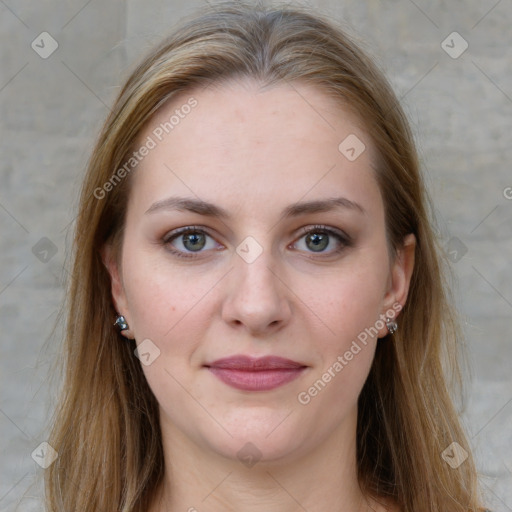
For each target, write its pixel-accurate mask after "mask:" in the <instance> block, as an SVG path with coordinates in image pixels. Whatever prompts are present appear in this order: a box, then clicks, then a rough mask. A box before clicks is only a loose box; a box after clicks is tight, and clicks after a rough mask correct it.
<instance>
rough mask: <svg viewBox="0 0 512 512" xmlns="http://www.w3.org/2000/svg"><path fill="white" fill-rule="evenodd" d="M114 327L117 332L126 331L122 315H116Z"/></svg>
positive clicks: (126, 325) (124, 319) (126, 326)
mask: <svg viewBox="0 0 512 512" xmlns="http://www.w3.org/2000/svg"><path fill="white" fill-rule="evenodd" d="M114 326H115V327H117V328H118V329H119V332H121V331H125V330H126V329H128V324H127V323H126V318H125V317H124V316H123V315H117V318H116V321H115V322H114Z"/></svg>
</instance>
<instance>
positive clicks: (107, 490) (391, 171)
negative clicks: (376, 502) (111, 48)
mask: <svg viewBox="0 0 512 512" xmlns="http://www.w3.org/2000/svg"><path fill="white" fill-rule="evenodd" d="M202 11H203V12H202V14H200V15H195V16H193V17H191V18H190V19H188V20H185V22H184V23H182V24H181V26H180V27H179V28H177V29H176V30H175V31H174V33H173V35H172V36H171V37H170V38H168V39H167V40H165V41H164V42H163V44H161V45H160V46H159V47H158V48H156V49H155V50H154V51H152V52H151V53H150V54H149V55H148V56H147V57H146V58H145V59H144V60H143V62H142V63H141V64H140V65H139V66H138V67H137V68H136V69H135V70H134V72H133V73H132V74H131V76H130V77H129V78H128V80H127V82H126V84H125V85H124V87H123V89H122V90H121V92H120V94H119V96H118V98H117V99H116V101H115V103H114V105H113V107H112V112H111V114H110V115H109V116H108V119H107V120H106V122H105V124H104V127H103V129H102V131H101V134H100V136H99V139H98V141H97V144H96V147H95V148H94V151H93V153H92V156H91V159H90V162H89V167H88V171H87V175H86V176H85V180H84V183H83V188H82V192H81V199H80V205H79V215H78V218H77V224H76V233H75V240H74V264H73V269H72V273H71V279H70V287H69V291H68V302H69V303H68V319H67V336H66V341H65V355H66V358H65V361H64V363H65V375H64V382H63V387H62V391H61V398H60V401H59V404H58V408H57V409H56V413H55V418H54V420H53V427H52V431H51V436H50V439H49V443H50V444H51V445H52V446H53V447H54V448H55V449H56V450H57V452H58V454H59V457H58V459H57V461H56V462H55V463H54V464H53V465H52V466H50V467H49V468H48V469H47V470H46V473H45V478H46V503H47V509H48V510H49V511H51V512H56V511H66V512H74V511H76V512H78V511H80V512H83V511H84V510H90V511H93V510H94V511H105V512H106V511H108V512H111V511H122V512H143V511H145V510H147V508H148V506H149V504H150V502H151V499H152V496H153V495H154V493H155V490H156V489H157V487H158V485H159V483H160V482H161V480H162V477H163V471H164V464H163V450H162V443H161V432H160V427H159V415H158V404H157V402H156V399H155V397H154V395H153V394H152V392H151V390H150V388H149V386H148V384H147V382H146V379H145V377H144V374H143V372H142V369H141V366H140V364H139V362H138V360H137V359H136V358H135V357H134V355H133V347H132V345H130V344H128V343H126V342H124V341H123V338H121V337H120V335H119V334H118V333H117V332H116V331H115V330H114V328H113V326H112V323H113V319H114V318H115V311H114V308H113V304H112V298H111V293H110V278H109V275H108V273H107V270H106V268H105V266H104V265H103V262H102V259H101V254H100V251H101V249H102V248H103V247H104V246H105V244H111V245H112V246H113V247H117V248H118V249H119V247H120V245H121V242H122V231H123V223H124V216H125V210H126V205H127V198H128V194H129V184H130V181H131V180H130V177H129V176H127V177H126V178H124V179H123V180H120V182H119V183H116V185H115V186H113V187H110V188H109V190H108V193H105V194H102V197H99V194H98V192H97V191H98V190H100V189H102V190H105V189H104V188H103V187H104V184H105V183H106V182H108V181H109V180H111V179H112V176H113V174H114V173H116V172H117V171H118V169H120V168H121V166H122V165H123V163H124V162H126V160H127V158H129V155H130V152H132V151H133V148H134V144H135V142H136V140H137V137H138V136H139V135H140V134H141V132H142V130H143V128H144V127H145V125H146V124H147V122H148V121H149V120H150V119H151V118H152V116H153V115H154V114H155V112H156V111H157V110H158V109H159V108H160V107H161V106H162V105H163V104H164V102H166V101H167V100H169V99H171V98H172V97H173V96H175V95H176V94H177V93H178V92H180V91H184V90H188V89H191V88H192V87H194V86H202V85H207V84H209V83H213V82H220V81H223V80H227V79H230V78H234V77H245V76H247V77H251V78H253V79H255V80H257V81H259V82H260V83H261V84H263V85H272V84H279V83H283V82H284V81H286V82H294V81H300V82H302V83H307V84H313V85H316V86H317V87H319V88H321V90H323V91H324V92H325V93H326V94H328V95H330V96H331V97H333V98H335V99H336V100H337V101H339V102H340V103H341V104H343V105H344V106H347V105H348V106H349V107H350V108H351V109H353V110H354V112H356V113H357V115H358V117H359V118H360V119H361V120H362V121H363V122H364V124H365V127H366V131H367V133H368V134H369V136H370V138H371V140H372V141H373V143H374V146H375V148H376V150H377V153H378V155H379V162H378V168H377V170H376V171H377V179H378V183H379V186H380V190H381V193H382V197H383V200H384V204H385V216H386V226H387V236H388V243H389V246H390V248H392V249H393V250H396V249H397V248H399V247H400V245H401V243H402V242H403V239H404V237H405V236H406V235H407V234H409V233H413V234H414V235H415V237H416V240H417V247H416V253H415V268H414V271H413V275H412V279H411V285H410V290H409V296H408V301H407V304H406V305H405V307H404V309H403V310H402V312H401V315H400V329H399V330H398V332H397V333H396V334H395V335H394V336H392V337H391V336H388V337H387V338H386V339H383V340H381V341H380V342H379V344H378V347H377V351H376V354H375V359H374V362H373V366H372V368H371V371H370V374H369V377H368V379H367V381H366V383H365V385H364V388H363V390H362V392H361V395H360V397H359V404H358V407H359V414H358V426H357V457H358V473H359V474H358V476H359V481H360V485H361V488H362V489H363V491H364V492H366V493H368V494H369V495H372V496H374V497H377V498H378V497H387V498H389V497H390V498H392V499H393V500H394V501H396V503H397V504H398V505H399V506H400V508H401V510H403V511H404V512H405V511H406V512H413V511H414V512H434V511H436V512H437V511H439V510H443V511H444V512H448V511H453V512H459V511H460V512H462V511H464V512H468V511H475V510H477V508H478V495H477V474H476V470H475V467H474V463H473V461H472V458H471V455H469V457H468V459H467V460H465V462H464V463H462V464H461V465H460V466H459V467H458V468H456V469H452V468H451V467H450V466H449V465H448V464H447V463H446V462H445V461H444V460H443V459H442V456H441V453H442V452H443V450H445V449H446V448H447V447H448V446H449V445H450V444H451V443H452V442H453V441H456V442H458V443H459V444H460V445H461V446H462V447H463V448H464V449H465V450H466V451H467V452H468V454H469V453H470V448H469V445H468V442H467V440H466V437H465V435H464V433H463V431H462V429H461V426H460V422H459V419H458V415H457V412H456V410H455V408H454V406H453V404H452V400H451V398H450V394H449V391H448V390H449V386H448V384H447V376H448V377H449V378H450V380H451V378H452V377H455V378H454V382H455V383H457V382H459V381H458V380H457V377H458V376H459V375H460V372H459V365H458V358H459V345H460V334H459V333H460V328H459V327H458V323H457V318H456V315H455V313H454V311H453V308H452V306H451V302H452V300H451V298H450V295H449V287H448V286H447V282H446V280H445V278H444V277H443V276H444V275H445V272H446V269H444V268H441V262H442V260H441V257H440V254H441V252H440V248H439V247H438V245H437V242H436V238H435V236H434V233H433V230H432V221H431V220H430V219H431V217H432V215H431V210H430V209H428V208H427V207H428V204H429V202H428V195H427V192H426V190H425V189H424V185H423V182H422V178H421V174H420V172H419V165H418V159H417V155H416V150H415V145H414V141H413V138H412V136H411V133H410V129H409V126H408V123H407V120H406V118H405V116H404V113H403V111H402V109H401V107H400V105H399V102H398V100H397V98H396V96H395V95H394V94H393V92H392V91H391V89H390V87H389V85H388V83H387V81H386V79H385V78H384V77H383V75H382V74H381V72H380V71H379V70H378V69H377V68H376V66H375V64H374V63H373V62H372V61H371V60H370V59H369V58H368V57H367V56H366V55H365V54H364V53H362V51H361V50H360V49H359V48H358V46H356V45H355V44H354V43H353V42H352V41H351V40H350V39H349V38H348V37H347V36H346V35H345V33H344V31H343V30H342V29H341V28H340V26H338V25H336V24H335V23H334V22H332V21H329V20H327V18H326V17H323V16H321V15H319V14H317V13H315V14H311V13H310V12H309V11H308V10H307V9H305V8H302V7H300V8H299V7H289V6H278V5H277V4H275V5H274V6H261V5H258V6H255V5H251V4H250V3H244V2H222V3H220V4H217V5H214V6H212V7H208V8H203V9H202ZM459 383H460V382H459Z"/></svg>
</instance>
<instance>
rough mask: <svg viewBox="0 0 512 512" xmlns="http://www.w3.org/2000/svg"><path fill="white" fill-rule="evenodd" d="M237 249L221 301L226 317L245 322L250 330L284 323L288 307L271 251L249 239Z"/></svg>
mask: <svg viewBox="0 0 512 512" xmlns="http://www.w3.org/2000/svg"><path fill="white" fill-rule="evenodd" d="M236 252H237V254H234V255H233V258H234V262H233V264H234V270H233V272H231V273H230V274H231V276H230V279H231V285H230V286H229V288H230V293H229V297H226V301H225V304H224V318H225V320H227V321H228V322H231V323H233V322H234V323H236V324H244V325H245V326H246V327H247V328H248V329H249V330H251V331H264V330H265V329H267V328H268V327H269V326H276V325H281V324H283V323H284V322H285V321H286V320H287V319H288V318H289V316H290V306H289V303H288V297H287V295H286V287H285V286H283V283H282V282H281V279H280V278H279V268H280V265H279V262H278V260H277V258H276V257H275V255H274V254H273V251H272V250H271V249H270V248H267V247H264V246H263V245H260V244H258V245H256V243H255V241H254V240H250V239H249V240H245V241H244V242H242V243H241V244H240V245H239V246H238V247H237V251H236Z"/></svg>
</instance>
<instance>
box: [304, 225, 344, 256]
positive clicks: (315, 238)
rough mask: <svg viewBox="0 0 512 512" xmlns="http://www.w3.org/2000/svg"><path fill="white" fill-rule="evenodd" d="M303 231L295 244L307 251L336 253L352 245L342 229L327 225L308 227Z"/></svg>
mask: <svg viewBox="0 0 512 512" xmlns="http://www.w3.org/2000/svg"><path fill="white" fill-rule="evenodd" d="M302 233H303V235H302V236H301V238H299V239H298V241H297V242H295V244H294V246H295V247H297V248H298V249H299V250H305V251H306V252H313V253H322V254H336V253H339V252H341V251H342V250H343V249H344V248H345V247H348V246H351V245H352V242H351V240H350V238H349V237H348V236H347V235H346V234H344V233H343V232H342V231H338V230H335V229H333V228H327V227H326V226H312V227H306V228H303V230H302Z"/></svg>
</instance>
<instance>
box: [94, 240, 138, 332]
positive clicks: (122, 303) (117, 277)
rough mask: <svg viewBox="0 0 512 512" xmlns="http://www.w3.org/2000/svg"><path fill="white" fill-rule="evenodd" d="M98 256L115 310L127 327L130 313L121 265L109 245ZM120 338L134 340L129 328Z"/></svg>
mask: <svg viewBox="0 0 512 512" xmlns="http://www.w3.org/2000/svg"><path fill="white" fill-rule="evenodd" d="M100 254H101V259H102V261H103V264H104V265H105V267H106V269H107V271H108V273H109V275H110V285H111V286H110V288H111V293H112V302H113V303H114V307H115V310H116V311H117V312H118V313H119V314H120V315H123V316H124V317H125V319H126V321H127V323H128V325H131V324H130V311H129V308H128V301H127V299H126V293H125V291H124V285H123V279H122V272H121V264H120V262H119V261H118V258H117V257H116V254H115V251H114V248H113V247H112V246H111V245H104V246H103V247H102V248H101V251H100ZM122 336H124V337H125V338H129V339H134V335H133V332H132V331H131V330H130V329H129V328H128V329H125V330H124V331H122Z"/></svg>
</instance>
